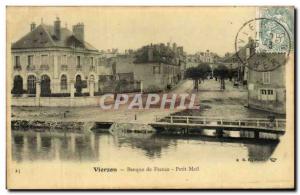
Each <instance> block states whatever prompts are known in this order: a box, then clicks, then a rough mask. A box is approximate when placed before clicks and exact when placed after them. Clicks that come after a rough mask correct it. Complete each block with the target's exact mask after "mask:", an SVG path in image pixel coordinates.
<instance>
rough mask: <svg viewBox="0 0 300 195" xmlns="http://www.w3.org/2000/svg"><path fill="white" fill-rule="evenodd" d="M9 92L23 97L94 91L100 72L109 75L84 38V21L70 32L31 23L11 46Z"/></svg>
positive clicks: (68, 94) (59, 25) (99, 57)
mask: <svg viewBox="0 0 300 195" xmlns="http://www.w3.org/2000/svg"><path fill="white" fill-rule="evenodd" d="M11 53H12V63H13V71H12V77H13V79H12V80H13V89H12V93H13V94H17V95H23V96H24V95H26V96H40V95H41V96H60V95H66V96H71V97H72V96H74V94H75V95H76V94H77V95H80V94H83V93H89V95H91V96H93V95H94V93H95V92H98V89H99V87H98V83H99V82H98V81H99V79H100V77H99V76H100V75H106V74H112V73H111V69H110V68H109V67H107V66H103V63H106V62H105V60H103V59H102V58H103V56H102V54H101V53H100V52H99V51H98V50H97V49H96V48H94V47H93V46H92V45H90V44H89V43H87V42H86V41H85V31H84V24H83V23H78V24H76V25H74V26H73V31H70V30H69V29H67V28H64V27H61V21H60V20H59V18H57V19H56V20H55V21H54V25H45V24H40V25H38V26H36V25H35V23H32V24H31V26H30V32H29V33H27V34H26V35H25V36H24V37H22V38H21V39H19V40H18V41H16V42H15V43H13V44H12V46H11Z"/></svg>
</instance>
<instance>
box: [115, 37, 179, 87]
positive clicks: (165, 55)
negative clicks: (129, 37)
mask: <svg viewBox="0 0 300 195" xmlns="http://www.w3.org/2000/svg"><path fill="white" fill-rule="evenodd" d="M125 53H126V54H125V55H119V56H118V57H117V58H116V75H118V77H119V78H121V77H120V75H122V76H123V78H124V77H125V76H127V79H129V78H131V77H132V75H133V77H134V79H133V80H134V81H133V83H134V84H133V85H132V88H135V89H136V88H138V87H139V89H140V90H142V91H145V92H147V91H158V90H165V89H166V88H167V87H172V86H174V85H176V84H177V83H178V82H179V81H180V79H181V78H183V74H184V71H185V54H184V51H183V47H177V45H176V44H175V43H174V44H173V45H172V47H171V44H170V43H168V44H167V45H165V44H163V43H161V44H150V45H147V46H144V47H142V48H140V49H139V50H137V51H135V52H130V54H129V52H128V51H127V52H125ZM123 80H124V79H123Z"/></svg>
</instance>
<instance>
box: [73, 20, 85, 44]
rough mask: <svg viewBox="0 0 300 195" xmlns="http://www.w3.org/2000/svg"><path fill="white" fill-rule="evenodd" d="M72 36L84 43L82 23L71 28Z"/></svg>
mask: <svg viewBox="0 0 300 195" xmlns="http://www.w3.org/2000/svg"><path fill="white" fill-rule="evenodd" d="M73 34H74V36H75V37H76V38H77V39H78V40H80V41H82V42H84V24H83V23H78V24H76V25H74V26H73Z"/></svg>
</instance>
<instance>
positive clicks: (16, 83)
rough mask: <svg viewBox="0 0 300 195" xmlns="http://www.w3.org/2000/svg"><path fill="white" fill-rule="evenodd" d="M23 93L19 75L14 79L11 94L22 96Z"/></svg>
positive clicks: (21, 80)
mask: <svg viewBox="0 0 300 195" xmlns="http://www.w3.org/2000/svg"><path fill="white" fill-rule="evenodd" d="M22 93H23V79H22V77H21V76H20V75H17V76H15V77H14V86H13V89H12V94H22Z"/></svg>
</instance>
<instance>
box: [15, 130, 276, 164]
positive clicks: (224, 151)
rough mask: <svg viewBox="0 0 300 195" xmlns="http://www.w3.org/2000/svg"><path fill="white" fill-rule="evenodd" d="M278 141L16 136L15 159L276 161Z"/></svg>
mask: <svg viewBox="0 0 300 195" xmlns="http://www.w3.org/2000/svg"><path fill="white" fill-rule="evenodd" d="M277 145H278V141H268V140H262V141H257V140H256V141H255V140H249V139H232V138H217V137H214V136H185V137H182V136H175V135H173V136H170V135H149V134H147V135H145V134H124V135H112V134H110V133H103V132H102V133H96V132H90V133H79V132H63V131H61V130H60V131H58V130H57V131H53V130H52V131H40V132H38V131H33V130H26V131H23V130H13V131H12V159H13V161H16V162H24V161H27V162H28V161H35V162H36V161H47V162H51V161H54V160H55V161H57V160H58V161H72V162H100V163H104V164H109V162H111V161H114V158H115V157H120V158H122V163H124V164H126V161H128V162H132V159H138V160H139V161H140V162H144V163H145V164H149V163H155V164H160V162H171V161H174V160H175V161H178V160H180V161H184V162H189V163H199V162H201V161H202V162H204V161H205V162H210V161H211V162H213V161H214V160H220V159H221V160H222V161H238V162H240V161H250V162H251V163H262V162H266V161H269V160H273V159H272V154H273V152H274V150H276V146H277Z"/></svg>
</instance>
